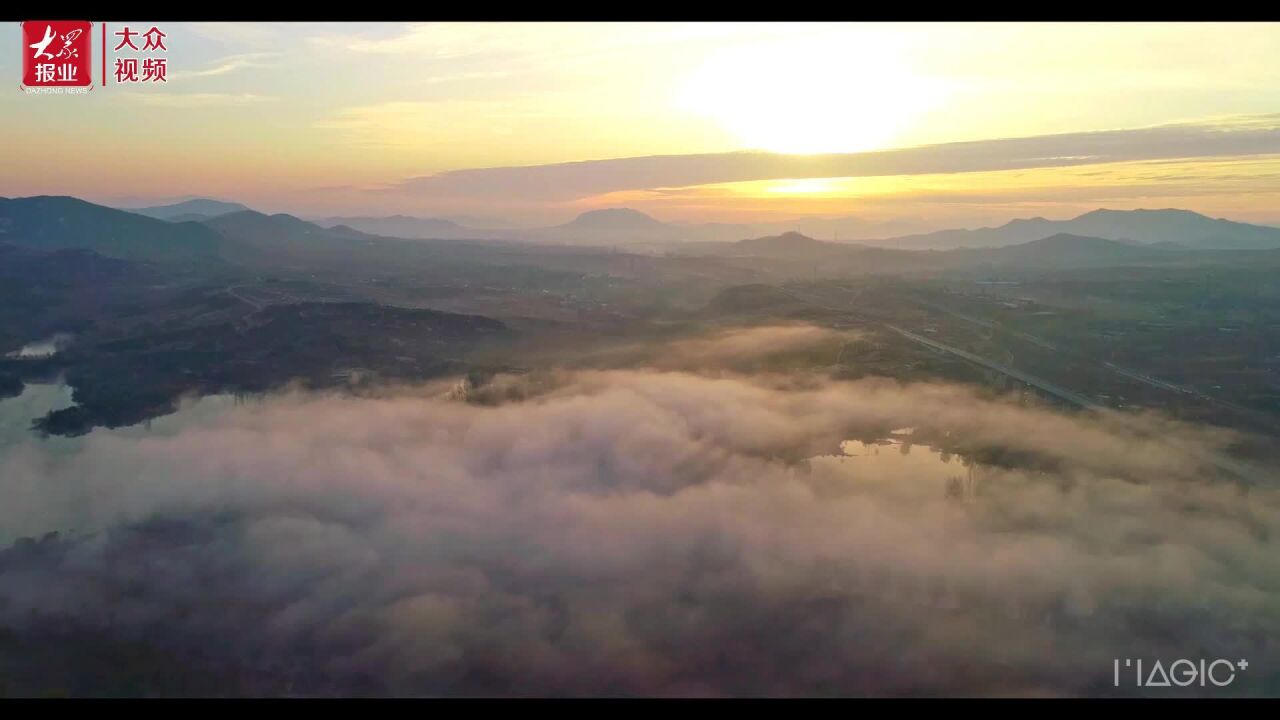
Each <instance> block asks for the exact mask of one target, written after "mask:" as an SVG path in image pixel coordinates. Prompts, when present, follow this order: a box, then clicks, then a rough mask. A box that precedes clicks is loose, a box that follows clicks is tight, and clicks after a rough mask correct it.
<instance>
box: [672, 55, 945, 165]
mask: <svg viewBox="0 0 1280 720" xmlns="http://www.w3.org/2000/svg"><path fill="white" fill-rule="evenodd" d="M945 95H946V91H945V87H944V85H943V84H942V83H941V82H940V81H938V80H936V79H934V78H929V77H926V76H923V75H920V74H918V73H915V72H914V71H912V70H911V69H910V68H909V67H908V66H907V65H906V64H905V63H904V62H903V60H902V57H901V54H900V53H897V52H895V51H894V48H892V47H891V46H889V45H888V44H887V43H886V42H884V41H881V40H878V39H877V38H876V36H875V35H865V36H859V37H855V38H851V37H828V38H821V39H816V40H811V41H807V42H805V41H800V40H797V39H789V40H786V41H779V42H773V43H767V44H757V45H749V46H738V47H732V48H727V49H724V50H721V51H719V52H716V53H714V54H712V55H711V56H710V57H708V58H707V59H706V60H705V61H704V62H703V63H702V65H701V66H700V67H698V68H697V69H696V70H694V71H693V72H692V73H691V74H690V75H689V76H688V78H687V79H686V81H685V82H684V83H683V85H682V86H681V87H680V89H679V91H678V93H677V99H676V103H677V105H678V106H679V107H680V108H681V109H683V110H684V111H686V112H692V113H694V114H697V115H700V116H703V117H708V118H710V119H712V120H714V121H715V122H716V123H718V124H719V125H720V126H721V127H722V128H724V129H725V130H726V131H727V132H729V133H730V134H731V135H733V136H734V137H735V138H736V139H737V140H738V141H739V142H741V143H742V144H743V145H744V146H745V148H747V149H752V150H768V151H772V152H779V153H806V154H807V153H836V152H857V151H863V150H875V149H878V148H883V147H887V146H889V145H890V144H892V143H893V141H894V140H896V139H897V138H899V137H901V136H903V135H904V134H905V133H906V132H907V131H908V130H910V129H911V128H912V127H913V126H914V125H915V124H917V123H919V121H921V120H922V119H923V116H924V115H925V114H926V113H928V112H929V111H930V110H932V109H934V108H935V107H937V106H938V105H939V104H940V103H941V102H942V101H943V100H944V99H945Z"/></svg>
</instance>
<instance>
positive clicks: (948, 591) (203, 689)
mask: <svg viewBox="0 0 1280 720" xmlns="http://www.w3.org/2000/svg"><path fill="white" fill-rule="evenodd" d="M765 332H766V331H765V330H757V331H751V332H749V333H747V334H745V335H737V336H733V337H730V338H729V339H728V345H729V346H730V347H733V346H738V347H754V346H755V345H756V344H755V343H754V342H751V340H752V339H753V338H754V339H760V338H764V337H765V335H764V334H763V333H765ZM783 332H793V333H794V331H783ZM751 333H755V334H754V336H753V335H752V334H751ZM775 337H779V336H778V335H775ZM743 338H747V340H745V341H744V340H743ZM801 340H802V341H801V342H800V343H799V345H798V346H804V345H805V343H807V342H808V340H807V339H801ZM703 349H704V350H705V349H706V348H703ZM698 354H699V355H702V356H705V355H706V353H698ZM728 354H729V355H730V356H736V355H738V354H739V353H738V352H737V351H733V350H731V351H729V353H728ZM498 382H499V383H506V385H507V387H508V388H511V389H515V388H524V390H525V391H526V392H525V393H524V394H523V396H522V398H523V399H518V400H509V401H505V402H499V403H497V404H486V403H480V404H477V403H467V402H461V401H459V400H457V399H453V400H450V399H448V396H447V394H446V393H444V392H443V387H444V386H441V385H428V386H424V387H421V388H402V389H399V390H393V389H387V390H386V391H385V392H383V393H382V394H380V395H379V396H375V397H359V398H357V397H342V396H335V395H325V394H300V393H284V394H280V395H276V396H272V397H269V398H266V399H265V400H263V401H261V402H251V403H247V404H232V403H230V402H224V401H218V400H214V399H206V400H203V401H201V402H199V403H197V404H195V405H194V406H191V407H190V408H189V409H188V411H187V412H186V413H184V414H182V415H180V416H174V417H171V418H167V419H162V420H160V421H157V422H156V423H155V425H154V426H153V428H152V431H151V432H149V433H141V432H130V431H111V432H101V431H100V432H95V433H93V434H91V435H90V436H88V437H87V438H84V439H83V440H82V441H79V442H80V444H78V445H76V446H75V447H74V448H70V447H67V446H59V447H58V448H56V449H50V448H49V447H48V446H44V445H40V444H37V443H34V442H31V443H26V444H23V445H20V446H18V447H15V448H11V449H10V450H9V451H7V452H5V453H4V454H3V455H0V492H2V493H3V495H4V497H5V503H4V504H3V506H0V528H3V529H4V530H3V531H4V532H5V533H6V534H7V535H8V537H6V538H4V541H6V542H7V541H10V540H12V539H13V537H14V536H19V535H27V536H33V537H40V536H41V535H42V533H45V532H48V531H61V532H62V535H60V536H58V537H52V536H50V537H48V538H46V539H44V540H42V541H39V540H38V541H26V542H23V543H19V544H17V545H14V546H13V547H11V548H10V549H8V550H6V551H3V552H0V626H5V627H7V628H8V630H7V631H6V632H7V633H8V635H6V637H7V638H8V639H7V640H6V642H7V643H9V645H8V647H11V648H19V651H20V652H22V653H23V655H22V656H23V657H24V673H23V674H21V675H12V676H11V677H13V678H15V679H14V680H10V681H9V682H10V684H11V687H10V688H9V691H10V692H11V693H15V694H22V693H24V692H36V691H40V690H42V689H48V688H55V689H56V688H62V689H64V690H65V691H68V692H72V693H73V694H84V693H93V692H97V693H98V694H110V693H113V692H122V691H123V692H126V693H128V692H147V693H149V694H218V693H231V694H270V695H275V694H288V693H296V694H319V695H325V694H372V695H379V694H392V695H455V694H462V695H513V694H514V695H559V694H574V695H579V694H580V695H635V694H643V695H648V694H657V695H690V694H692V695H770V696H777V695H861V694H895V695H906V694H940V693H960V694H980V695H988V694H996V695H1019V694H1033V695H1078V694H1104V693H1122V694H1123V693H1132V692H1134V690H1133V688H1132V687H1128V688H1121V689H1115V688H1112V686H1111V683H1112V660H1113V658H1126V657H1130V658H1136V657H1145V658H1148V659H1150V658H1155V657H1159V658H1166V659H1167V660H1166V662H1167V661H1168V660H1171V659H1174V658H1180V657H1184V656H1192V657H1195V658H1197V659H1198V658H1199V657H1201V656H1205V657H1208V658H1210V659H1212V658H1217V657H1228V658H1232V659H1236V658H1238V657H1243V658H1247V659H1248V660H1249V661H1250V662H1251V663H1253V667H1254V668H1257V672H1256V673H1254V674H1252V675H1250V673H1249V672H1245V673H1242V674H1241V678H1240V679H1239V680H1238V681H1237V683H1236V684H1234V685H1233V686H1232V687H1230V688H1227V689H1217V688H1210V689H1208V690H1206V689H1203V688H1196V687H1192V688H1187V689H1185V690H1173V691H1170V692H1171V694H1176V693H1182V694H1197V693H1199V694H1208V693H1209V692H1210V691H1212V692H1213V693H1214V694H1218V693H1235V694H1274V693H1275V692H1276V691H1277V690H1278V689H1280V687H1277V686H1276V684H1275V679H1274V677H1275V676H1274V674H1268V671H1267V670H1266V668H1268V667H1274V666H1275V665H1274V662H1275V660H1277V659H1278V658H1277V655H1280V653H1278V652H1277V648H1276V647H1275V645H1274V643H1273V642H1272V641H1271V640H1270V638H1274V637H1277V633H1280V608H1278V607H1277V605H1276V603H1275V601H1274V598H1275V597H1277V592H1280V555H1278V554H1277V553H1275V551H1274V548H1273V547H1272V545H1273V544H1274V538H1275V537H1276V532H1277V531H1280V497H1278V496H1277V493H1276V491H1275V490H1274V486H1258V487H1253V488H1251V489H1249V491H1248V492H1244V491H1243V490H1242V489H1241V488H1240V487H1239V486H1237V485H1236V484H1234V483H1233V482H1229V481H1225V480H1224V479H1222V478H1219V477H1217V476H1216V475H1215V472H1214V471H1213V469H1212V468H1211V467H1208V466H1206V464H1205V463H1204V461H1203V460H1202V456H1203V454H1205V453H1212V452H1216V451H1217V450H1218V449H1220V448H1221V447H1222V446H1223V445H1224V444H1225V443H1227V442H1229V441H1230V440H1231V436H1230V435H1229V434H1227V433H1224V432H1222V431H1214V430H1208V429H1205V428H1198V427H1192V426H1187V425H1184V424H1180V423H1176V422H1173V421H1169V420H1162V419H1159V418H1155V417H1137V418H1122V417H1118V416H1117V417H1111V416H1084V415H1075V416H1068V415H1060V414H1056V413H1052V412H1048V411H1046V410H1042V409H1036V408H1032V407H1024V406H1019V405H1016V404H1012V403H1007V402H1003V401H995V400H990V399H983V398H981V397H979V396H978V395H976V394H975V393H974V392H973V391H972V390H969V389H965V388H961V387H955V386H947V385H934V384H926V385H901V384H898V383H896V382H892V381H888V380H864V381H859V382H853V383H846V382H830V381H827V380H823V379H821V378H818V377H808V376H791V377H787V376H767V377H755V378H751V377H741V376H724V377H709V376H706V375H699V374H691V373H688V372H659V371H655V370H646V369H637V370H606V371H587V370H584V371H576V372H560V373H550V374H548V375H544V376H541V377H533V376H531V377H525V378H502V379H499V381H498ZM513 397H514V396H513ZM905 426H910V427H913V428H914V434H913V435H910V436H909V437H908V443H910V442H915V443H916V444H915V445H914V447H912V446H911V445H909V444H897V445H876V444H870V445H862V444H861V443H851V444H846V445H844V447H845V448H846V449H848V450H849V454H847V455H841V454H840V451H839V450H838V448H840V447H842V445H841V443H842V442H843V441H845V440H847V439H850V438H863V439H867V440H869V439H871V438H874V437H884V436H886V435H888V433H889V431H890V430H893V429H895V428H902V427H905ZM929 443H933V444H935V445H938V446H939V447H942V448H943V449H944V450H945V451H946V452H947V453H949V454H946V455H940V454H939V453H938V452H936V451H934V450H931V449H930V448H929V447H928V445H929ZM960 457H970V458H983V459H984V460H985V464H981V465H978V466H976V467H975V468H974V472H975V476H974V478H970V479H969V480H966V478H968V477H969V476H968V473H969V468H968V467H966V466H965V465H964V464H962V463H961V461H960V460H959V458H960ZM1001 458H1003V461H1002V460H1001ZM1013 460H1016V462H1010V461H1013ZM952 478H955V479H952ZM966 483H969V485H968V490H965V489H964V488H965V487H966ZM957 491H958V492H957ZM88 643H92V647H94V648H96V650H95V651H94V652H86V651H83V647H88V645H87V644H88ZM82 644H83V645H82ZM176 657H181V658H182V661H181V662H175V661H174V660H173V658H176ZM15 682H16V683H19V684H18V685H16V686H15V685H13V683H15ZM121 688H124V690H121Z"/></svg>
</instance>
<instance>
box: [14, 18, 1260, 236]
mask: <svg viewBox="0 0 1280 720" xmlns="http://www.w3.org/2000/svg"><path fill="white" fill-rule="evenodd" d="M95 22H100V21H95ZM106 24H107V28H108V33H109V36H108V39H109V41H110V44H111V45H112V46H114V44H115V43H116V42H118V38H115V37H114V33H115V32H116V31H118V30H120V29H121V28H123V27H124V26H125V25H128V26H130V27H131V28H134V29H141V30H145V29H147V28H149V27H150V26H152V25H157V26H159V27H160V28H161V29H162V30H163V31H164V32H165V33H166V34H167V35H168V39H167V45H168V48H169V50H168V53H167V56H168V58H169V76H168V81H167V82H165V83H148V84H145V85H120V84H116V83H114V82H112V83H110V84H108V85H107V86H105V87H101V86H100V87H95V88H94V90H93V91H92V92H90V93H89V94H87V95H62V96H58V95H44V96H37V95H26V94H24V93H20V92H9V93H3V94H0V123H3V127H4V130H5V134H6V149H5V162H4V164H3V168H0V195H4V196H7V197H15V196H27V195H39V194H59V195H75V196H78V197H82V198H85V199H88V200H92V201H95V202H102V203H106V204H113V205H124V206H128V205H146V204H155V203H160V202H165V201H171V200H176V199H182V198H185V197H191V196H202V197H213V198H218V199H224V200H233V201H239V202H243V203H246V204H248V205H250V206H252V207H254V208H257V209H260V210H264V211H268V212H289V213H293V214H297V215H300V216H303V217H317V216H330V215H386V214H395V213H403V214H410V215H421V216H433V215H434V216H446V217H455V218H457V217H465V218H466V219H468V220H470V221H472V222H473V224H484V223H514V224H524V225H530V226H533V225H545V224H553V223H558V222H564V221H566V220H568V219H570V218H572V217H573V216H575V215H577V214H578V213H581V212H583V211H586V210H591V209H597V208H603V207H632V208H636V209H638V210H641V211H644V212H647V213H649V214H651V215H653V216H654V217H657V218H659V219H661V220H665V221H672V222H769V221H785V220H788V219H794V218H799V217H807V216H821V217H846V216H849V217H857V218H861V219H865V220H867V221H869V222H891V221H895V220H901V219H903V218H910V219H912V220H914V221H916V222H917V223H922V224H924V225H925V226H928V227H933V228H942V227H957V226H960V227H975V226H979V225H986V224H994V223H1000V222H1004V221H1007V220H1009V219H1011V218H1014V217H1031V216H1044V217H1050V218H1055V219H1058V218H1067V217H1072V216H1074V215H1077V214H1080V213H1083V212H1087V211H1089V210H1092V209H1095V208H1098V207H1108V208H1115V209H1128V208H1139V207H1146V208H1163V207H1178V208H1185V209H1190V210H1195V211H1198V212H1202V213H1205V214H1207V215H1211V216H1214V217H1229V218H1232V219H1238V220H1244V221H1250V222H1262V223H1280V202H1278V201H1280V28H1278V27H1277V26H1276V25H1275V24H1265V23H1256V24H1250V23H1228V24H1209V23H1175V24H1138V23H1113V24H1093V23H1068V24H1048V23H1043V24H1040V23H1027V24H1022V23H1002V24H978V23H952V24H876V23H858V24H837V23H823V24H791V23H749V24H708V23H702V24H648V23H613V24H595V23H528V24H525V23H493V24H485V23H479V24H466V23H426V24H349V23H341V24H339V23H289V24H272V23H175V22H158V21H145V20H143V21H107V22H106ZM99 33H100V28H99V27H98V26H97V25H95V27H94V42H95V46H94V49H93V52H94V54H95V56H97V55H99V54H100V53H101V50H102V48H101V47H100V46H99V44H100V42H101V35H100V34H99ZM21 45H22V43H21V38H20V32H19V30H18V27H17V24H16V23H15V24H14V26H13V28H12V30H11V31H9V32H5V33H0V75H2V74H8V76H9V77H12V78H15V79H16V78H18V77H19V76H20V74H21V65H20V60H19V59H20V57H21V54H20V52H21V50H22V48H21V47H20V46H21ZM107 50H108V62H109V63H113V57H114V55H113V54H112V53H111V47H108V48H107ZM94 62H95V65H94V71H95V77H100V72H101V70H100V67H99V65H98V63H99V62H100V61H99V60H98V59H97V57H95V61H94ZM95 84H97V85H101V82H100V81H99V80H95Z"/></svg>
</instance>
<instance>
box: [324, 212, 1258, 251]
mask: <svg viewBox="0 0 1280 720" xmlns="http://www.w3.org/2000/svg"><path fill="white" fill-rule="evenodd" d="M339 223H341V224H345V225H348V226H350V227H352V228H354V229H356V230H360V231H362V232H367V233H371V234H376V235H386V236H391V237H402V238H419V239H426V238H440V239H466V238H490V239H502V240H524V241H536V242H552V243H559V244H570V245H605V246H620V247H642V246H661V245H669V244H676V243H724V242H734V241H737V240H741V239H743V238H755V237H769V236H780V235H784V234H786V233H788V232H796V233H803V234H805V235H806V236H808V237H815V236H822V237H835V236H842V237H843V238H844V239H845V241H846V242H851V241H856V242H859V243H862V244H865V245H873V246H878V247H886V248H896V249H903V250H953V249H958V248H983V247H986V248H990V247H1003V246H1006V245H1017V244H1020V243H1025V242H1030V241H1032V240H1039V239H1041V238H1046V237H1050V236H1053V235H1058V234H1067V235H1076V236H1081V237H1099V238H1105V239H1108V240H1117V241H1126V242H1133V243H1138V244H1143V245H1164V246H1169V247H1174V246H1176V247H1182V248H1185V249H1192V250H1262V249H1273V248H1280V228H1276V227H1270V226H1266V225H1252V224H1249V223H1242V222H1235V221H1232V220H1225V219H1221V218H1210V217H1207V216H1205V215H1201V214H1199V213H1195V212H1191V211H1189V210H1176V209H1164V210H1094V211H1092V212H1088V213H1085V214H1083V215H1080V216H1079V217H1076V218H1072V219H1069V220H1048V219H1045V218H1042V217H1035V218H1021V219H1016V220H1011V221H1010V222H1008V223H1006V224H1004V225H1000V226H998V227H983V228H977V229H952V230H938V231H934V232H928V233H914V234H905V235H880V236H876V235H874V234H873V233H874V232H875V231H876V230H887V229H892V228H899V229H900V228H902V227H904V226H905V225H906V223H901V222H899V223H893V224H890V223H881V224H875V223H865V222H864V223H861V224H859V223H858V222H857V220H856V218H826V219H824V218H809V219H803V220H797V221H794V222H782V223H754V224H736V223H706V224H681V223H667V222H662V221H660V220H657V219H655V218H653V217H651V216H649V215H646V214H644V213H642V212H639V211H637V210H632V209H629V208H607V209H602V210H592V211H589V212H585V213H582V214H581V215H579V216H578V217H576V218H574V219H573V220H571V221H570V222H567V223H564V224H562V225H555V226H551V227H544V228H525V229H512V228H490V229H478V228H473V227H468V226H466V225H463V224H460V223H457V222H454V221H451V220H445V219H442V218H415V217H407V216H404V215H394V216H390V217H353V218H329V219H327V220H325V221H322V222H320V223H319V224H321V225H322V226H331V225H336V224H339Z"/></svg>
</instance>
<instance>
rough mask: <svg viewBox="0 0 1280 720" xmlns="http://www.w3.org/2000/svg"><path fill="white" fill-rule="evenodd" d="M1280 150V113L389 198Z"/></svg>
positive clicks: (696, 160) (684, 158)
mask: <svg viewBox="0 0 1280 720" xmlns="http://www.w3.org/2000/svg"><path fill="white" fill-rule="evenodd" d="M1275 153H1280V116H1277V115H1266V116H1251V117H1247V118H1235V119H1224V120H1215V121H1207V122H1203V123H1183V124H1174V125H1161V126H1156V127H1147V128H1135V129H1123V130H1107V131H1098V132H1081V133H1066V134H1060V135H1042V136H1034V137H1023V138H1002V139H995V140H979V141H970V142H957V143H946V144H941V145H927V146H921V147H913V148H903V149H895V150H880V151H875V152H862V153H843V154H819V155H782V154H776V153H766V152H732V153H713V154H698V155H661V156H648V157H632V158H617V159H611V160H590V161H583V162H569V163H557V164H550V165H533V166H525V167H499V168H473V169H466V170H454V171H449V172H443V173H438V174H435V175H428V176H423V177H416V178H410V179H407V180H404V181H402V182H401V183H399V184H398V185H396V186H393V187H392V188H390V189H388V190H387V192H393V193H401V194H409V195H423V196H427V197H432V198H458V199H464V198H477V199H490V200H498V199H512V198H514V199H527V200H541V201H566V200H574V199H579V198H583V197H587V196H591V195H598V194H602V193H609V192H619V191H624V190H643V189H652V188H664V187H687V186H693V185H707V184H713V183H729V182H741V181H749V180H774V179H784V178H834V177H874V176H891V175H922V174H932V173H969V172H984V171H998V170H1016V169H1024V168H1045V167H1069V166H1075V165H1094V164H1104V163H1118V162H1134V161H1144V160H1160V159H1191V158H1205V157H1241V156H1249V155H1264V154H1275Z"/></svg>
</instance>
